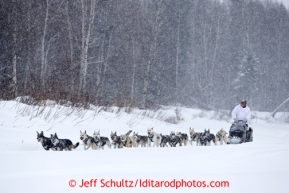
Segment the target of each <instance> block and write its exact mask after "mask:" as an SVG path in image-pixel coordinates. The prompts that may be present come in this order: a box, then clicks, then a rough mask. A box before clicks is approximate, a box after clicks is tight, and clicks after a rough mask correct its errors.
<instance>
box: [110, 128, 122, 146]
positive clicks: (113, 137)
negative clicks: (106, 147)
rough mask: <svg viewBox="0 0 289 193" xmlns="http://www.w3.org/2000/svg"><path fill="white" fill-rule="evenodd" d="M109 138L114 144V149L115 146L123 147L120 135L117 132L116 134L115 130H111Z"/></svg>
mask: <svg viewBox="0 0 289 193" xmlns="http://www.w3.org/2000/svg"><path fill="white" fill-rule="evenodd" d="M110 139H111V141H112V145H113V146H114V149H116V148H118V149H120V148H123V144H122V142H121V140H120V136H118V135H117V134H116V132H114V133H113V132H111V134H110Z"/></svg>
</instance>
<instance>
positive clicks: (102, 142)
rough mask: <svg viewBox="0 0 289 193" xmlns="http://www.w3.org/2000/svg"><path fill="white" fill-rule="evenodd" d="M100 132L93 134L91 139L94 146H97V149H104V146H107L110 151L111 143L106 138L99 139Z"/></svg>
mask: <svg viewBox="0 0 289 193" xmlns="http://www.w3.org/2000/svg"><path fill="white" fill-rule="evenodd" d="M99 132H100V131H98V132H95V131H94V133H93V138H94V141H95V143H96V144H98V149H100V148H101V149H104V146H105V145H107V147H108V148H109V149H111V143H110V140H109V139H108V138H107V137H101V136H100V133H99Z"/></svg>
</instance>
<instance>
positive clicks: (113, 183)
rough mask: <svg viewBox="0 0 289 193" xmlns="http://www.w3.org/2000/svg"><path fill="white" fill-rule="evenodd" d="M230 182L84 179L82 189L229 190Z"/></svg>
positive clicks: (80, 185)
mask: <svg viewBox="0 0 289 193" xmlns="http://www.w3.org/2000/svg"><path fill="white" fill-rule="evenodd" d="M229 186H230V184H229V181H209V182H207V181H198V180H184V179H180V180H176V179H173V180H152V179H136V180H127V179H121V180H113V179H100V180H98V179H90V180H84V179H82V181H81V184H79V187H80V188H92V187H99V188H136V187H140V188H175V189H178V188H228V187H229Z"/></svg>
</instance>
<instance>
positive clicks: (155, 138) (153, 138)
mask: <svg viewBox="0 0 289 193" xmlns="http://www.w3.org/2000/svg"><path fill="white" fill-rule="evenodd" d="M153 129H154V128H149V129H147V132H148V138H149V140H148V146H149V147H151V142H153V143H154V145H153V147H155V146H157V147H159V146H160V144H161V140H162V137H161V136H160V134H159V133H156V132H154V130H153Z"/></svg>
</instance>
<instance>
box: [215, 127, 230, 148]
mask: <svg viewBox="0 0 289 193" xmlns="http://www.w3.org/2000/svg"><path fill="white" fill-rule="evenodd" d="M227 134H228V133H227V132H226V131H225V130H223V128H222V129H221V130H220V131H218V132H217V133H216V144H217V142H218V141H219V142H220V145H223V142H225V144H226V143H227V140H228V138H227Z"/></svg>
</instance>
